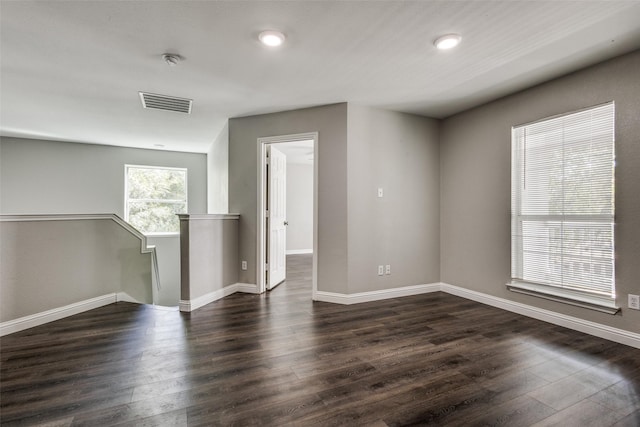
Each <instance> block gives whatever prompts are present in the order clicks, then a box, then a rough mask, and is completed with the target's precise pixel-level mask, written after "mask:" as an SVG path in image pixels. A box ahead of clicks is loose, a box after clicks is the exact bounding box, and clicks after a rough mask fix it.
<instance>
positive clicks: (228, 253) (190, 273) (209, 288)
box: [180, 219, 240, 301]
mask: <svg viewBox="0 0 640 427" xmlns="http://www.w3.org/2000/svg"><path fill="white" fill-rule="evenodd" d="M180 232H181V238H180V263H181V269H180V270H181V276H182V283H181V291H180V299H182V300H185V301H188V300H194V299H196V298H198V297H201V296H204V295H207V294H209V293H211V292H215V291H219V290H222V289H223V288H224V287H226V286H229V285H233V284H235V283H238V271H239V268H238V267H239V265H240V262H239V261H238V220H237V219H195V220H194V219H182V220H180Z"/></svg>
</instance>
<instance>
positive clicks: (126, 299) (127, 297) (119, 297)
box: [116, 292, 145, 304]
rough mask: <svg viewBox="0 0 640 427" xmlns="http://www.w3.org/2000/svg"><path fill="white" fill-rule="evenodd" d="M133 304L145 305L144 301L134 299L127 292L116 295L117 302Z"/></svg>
mask: <svg viewBox="0 0 640 427" xmlns="http://www.w3.org/2000/svg"><path fill="white" fill-rule="evenodd" d="M121 301H122V302H133V303H136V304H145V303H144V302H142V301H138V300H137V299H135V298H134V297H132V296H131V295H129V294H128V293H126V292H118V293H117V294H116V302H121Z"/></svg>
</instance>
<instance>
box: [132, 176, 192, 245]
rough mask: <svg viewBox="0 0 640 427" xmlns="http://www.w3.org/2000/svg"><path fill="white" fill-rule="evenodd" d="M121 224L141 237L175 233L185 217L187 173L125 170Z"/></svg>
mask: <svg viewBox="0 0 640 427" xmlns="http://www.w3.org/2000/svg"><path fill="white" fill-rule="evenodd" d="M125 175H126V177H125V220H126V221H128V222H129V223H130V224H131V225H133V226H134V227H135V228H137V229H138V230H140V231H142V232H143V233H145V234H157V233H179V232H180V222H179V220H178V217H177V216H176V214H180V213H187V170H186V169H181V168H163V167H154V166H134V165H126V166H125Z"/></svg>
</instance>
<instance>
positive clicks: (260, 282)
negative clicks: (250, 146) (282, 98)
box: [256, 132, 319, 299]
mask: <svg viewBox="0 0 640 427" xmlns="http://www.w3.org/2000/svg"><path fill="white" fill-rule="evenodd" d="M304 140H307V141H308V140H313V266H312V272H311V283H312V285H311V289H312V291H311V294H312V299H315V295H316V292H317V290H318V151H319V150H318V132H307V133H298V134H292V135H279V136H269V137H261V138H258V140H257V156H258V157H257V166H258V173H257V176H258V177H257V180H258V182H257V189H258V191H257V193H258V194H257V199H258V200H257V201H258V203H257V212H256V215H257V216H256V219H257V221H256V222H257V224H256V225H257V226H256V260H257V261H256V283H257V289H258V292H259V293H263V292H266V290H267V286H266V280H265V279H266V275H265V269H264V266H265V263H266V261H265V256H266V253H265V252H266V251H265V248H264V246H265V238H264V233H265V231H264V228H265V215H264V212H265V204H266V200H265V197H264V193H265V191H264V188H265V181H266V180H265V171H266V168H265V163H266V157H265V152H266V146H267V144H276V143H279V142H295V141H304Z"/></svg>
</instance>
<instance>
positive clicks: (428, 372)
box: [0, 255, 640, 427]
mask: <svg viewBox="0 0 640 427" xmlns="http://www.w3.org/2000/svg"><path fill="white" fill-rule="evenodd" d="M288 261H289V262H288V265H289V267H288V271H287V281H286V282H285V283H283V284H281V285H280V286H278V287H277V288H276V289H274V290H273V291H271V292H270V293H268V294H266V295H249V294H234V295H231V296H229V297H227V298H224V299H222V300H219V301H216V302H214V303H212V304H209V305H207V306H205V307H202V308H201V309H199V310H197V311H195V312H193V313H190V314H185V313H180V312H178V311H172V310H167V309H159V308H156V307H153V306H145V305H136V304H129V303H117V304H113V305H109V306H106V307H102V308H99V309H96V310H91V311H89V312H86V313H82V314H79V315H76V316H72V317H69V318H66V319H62V320H59V321H57V322H53V323H50V324H47V325H43V326H39V327H36V328H32V329H29V330H26V331H22V332H19V333H16V334H12V335H8V336H5V337H3V338H1V339H0V363H1V367H0V371H1V372H0V373H1V376H0V392H1V395H0V423H1V424H2V425H3V426H5V425H6V426H14V425H15V426H21V425H29V426H37V425H39V426H71V425H73V426H114V425H119V426H186V425H188V426H250V425H260V426H286V425H292V426H307V425H309V426H341V425H348V426H356V425H367V426H378V427H381V426H407V425H438V426H444V425H451V426H476V425H477V426H485V425H487V426H497V425H502V426H531V425H536V426H553V425H559V426H580V427H585V426H598V427H603V426H636V427H637V426H640V350H638V349H633V348H631V347H627V346H624V345H620V344H615V343H612V342H609V341H606V340H603V339H599V338H595V337H592V336H588V335H585V334H582V333H579V332H575V331H572V330H568V329H564V328H561V327H559V326H555V325H551V324H548V323H544V322H540V321H536V320H533V319H529V318H526V317H523V316H518V315H516V314H513V313H509V312H506V311H502V310H499V309H496V308H493V307H489V306H485V305H482V304H479V303H476V302H472V301H468V300H465V299H462V298H458V297H455V296H452V295H447V294H444V293H432V294H425V295H419V296H413V297H405V298H397V299H391V300H386V301H379V302H371V303H364V304H357V305H351V306H342V305H336V304H328V303H321V302H315V303H314V302H312V301H311V256H310V255H296V256H290V257H288Z"/></svg>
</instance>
